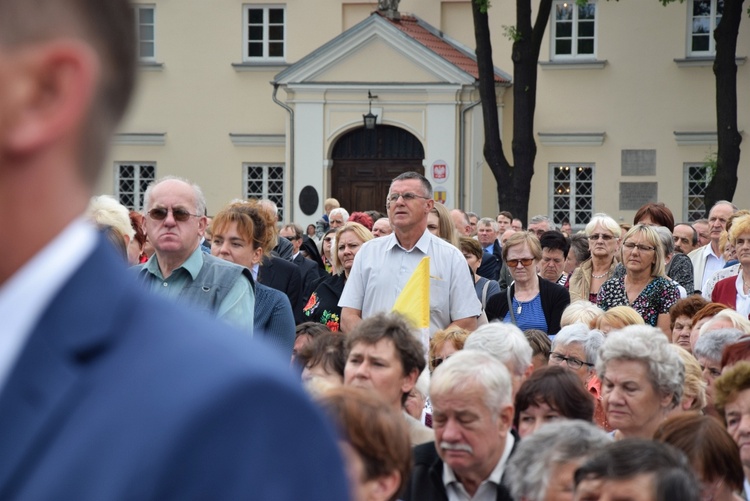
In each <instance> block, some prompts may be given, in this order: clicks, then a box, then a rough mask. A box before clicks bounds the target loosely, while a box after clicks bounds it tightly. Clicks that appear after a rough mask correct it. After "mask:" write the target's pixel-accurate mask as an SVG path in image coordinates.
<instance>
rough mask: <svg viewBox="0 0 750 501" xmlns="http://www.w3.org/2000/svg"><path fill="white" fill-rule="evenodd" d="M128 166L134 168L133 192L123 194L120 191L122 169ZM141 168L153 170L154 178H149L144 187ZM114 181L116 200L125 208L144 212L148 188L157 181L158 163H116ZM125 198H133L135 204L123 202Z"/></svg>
mask: <svg viewBox="0 0 750 501" xmlns="http://www.w3.org/2000/svg"><path fill="white" fill-rule="evenodd" d="M126 166H132V167H133V192H132V193H130V192H123V191H122V190H121V189H120V181H121V180H122V177H121V173H122V168H123V167H126ZM141 167H151V168H153V177H150V178H147V179H145V180H147V181H148V183H146V184H145V185H143V186H142V181H144V179H143V178H142V177H141ZM114 170H115V172H114V181H115V189H114V193H115V198H116V199H117V201H119V202H120V203H121V204H123V205H124V206H125V207H127V208H129V209H133V210H135V211H141V210H143V196H144V195H145V194H146V187H147V186H148V185H149V184H150V183H151V182H152V181H154V180H156V162H115V166H114ZM123 196H133V197H134V199H133V202H134V203H133V204H127V203H125V202H123V200H122V197H123Z"/></svg>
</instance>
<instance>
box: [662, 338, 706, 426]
mask: <svg viewBox="0 0 750 501" xmlns="http://www.w3.org/2000/svg"><path fill="white" fill-rule="evenodd" d="M671 346H672V349H673V350H675V351H676V352H677V354H678V355H679V356H680V359H681V360H682V365H684V366H685V383H684V384H683V385H682V398H681V399H680V403H679V405H677V407H675V408H674V409H672V410H671V412H670V413H669V415H670V416H676V415H678V414H682V413H684V412H697V413H702V412H703V409H704V408H705V407H706V404H707V403H708V401H707V399H706V386H707V384H706V381H705V380H704V379H703V369H701V364H699V363H698V360H697V359H696V358H695V357H694V356H693V355H692V354H691V353H690V352H689V351H687V350H686V349H685V348H682V347H680V346H677V345H676V344H673V345H671Z"/></svg>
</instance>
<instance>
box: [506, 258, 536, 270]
mask: <svg viewBox="0 0 750 501" xmlns="http://www.w3.org/2000/svg"><path fill="white" fill-rule="evenodd" d="M533 262H534V258H533V257H525V258H523V259H508V260H506V261H505V263H506V264H507V265H508V267H509V268H515V267H516V266H518V263H521V264H522V265H524V266H530V265H531V264H532V263H533Z"/></svg>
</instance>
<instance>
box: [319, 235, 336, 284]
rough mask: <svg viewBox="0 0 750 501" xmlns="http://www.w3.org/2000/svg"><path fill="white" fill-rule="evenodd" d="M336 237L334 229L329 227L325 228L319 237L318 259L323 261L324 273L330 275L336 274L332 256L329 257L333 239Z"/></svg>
mask: <svg viewBox="0 0 750 501" xmlns="http://www.w3.org/2000/svg"><path fill="white" fill-rule="evenodd" d="M335 239H336V229H335V228H331V229H328V230H326V232H325V233H324V234H323V238H321V239H320V259H321V260H322V261H323V266H324V267H325V270H326V273H329V274H331V275H335V274H336V269H335V268H334V266H333V258H332V257H331V249H332V248H333V241H334V240H335Z"/></svg>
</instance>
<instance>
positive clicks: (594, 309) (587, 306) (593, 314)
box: [560, 300, 604, 327]
mask: <svg viewBox="0 0 750 501" xmlns="http://www.w3.org/2000/svg"><path fill="white" fill-rule="evenodd" d="M602 315H604V310H602V309H601V308H599V307H598V306H597V305H595V304H594V303H592V302H591V301H586V300H581V301H574V302H572V303H570V304H569V305H568V306H566V307H565V309H564V310H563V313H562V316H561V317H560V326H561V327H565V326H567V325H572V324H575V323H584V324H589V325H591V322H593V321H595V320H596V319H597V318H599V317H601V316H602Z"/></svg>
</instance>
